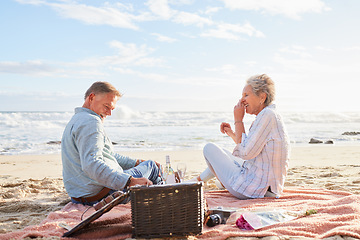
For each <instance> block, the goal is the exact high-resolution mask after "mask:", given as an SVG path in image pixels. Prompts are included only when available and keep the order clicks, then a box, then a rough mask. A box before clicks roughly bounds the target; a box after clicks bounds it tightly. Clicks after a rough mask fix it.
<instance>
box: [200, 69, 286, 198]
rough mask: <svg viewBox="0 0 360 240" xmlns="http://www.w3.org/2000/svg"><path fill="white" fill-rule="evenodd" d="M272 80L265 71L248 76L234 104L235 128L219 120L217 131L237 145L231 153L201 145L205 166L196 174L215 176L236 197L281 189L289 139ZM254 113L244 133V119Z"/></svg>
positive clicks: (271, 193) (271, 194) (259, 195)
mask: <svg viewBox="0 0 360 240" xmlns="http://www.w3.org/2000/svg"><path fill="white" fill-rule="evenodd" d="M274 97H275V86H274V82H273V81H272V80H271V78H270V77H268V76H267V75H265V74H262V75H256V76H253V77H251V78H249V79H248V80H247V82H246V85H245V87H244V89H243V92H242V98H241V99H240V101H239V103H238V104H237V105H236V106H235V107H234V125H235V131H233V130H232V129H231V126H230V124H229V123H225V122H223V123H221V126H220V131H221V132H222V133H223V134H227V135H228V136H230V137H231V138H232V139H233V140H234V142H235V144H236V146H235V149H234V151H233V153H230V152H229V151H227V150H224V149H221V148H219V147H218V146H217V145H215V144H213V143H209V144H207V145H206V146H205V147H204V157H205V159H206V163H207V165H208V168H207V169H206V170H205V171H204V172H203V173H201V174H200V176H198V177H197V180H198V181H204V182H205V181H207V180H209V179H211V178H213V177H214V176H216V177H217V178H218V179H219V181H220V183H221V184H222V185H223V186H224V187H225V188H226V189H227V190H228V191H229V192H230V193H231V194H232V195H234V196H235V197H237V198H239V199H249V198H262V197H278V196H280V194H281V193H282V191H283V187H284V182H285V177H286V173H287V169H288V159H289V141H288V137H287V134H286V131H285V128H284V123H283V122H282V120H281V117H280V115H279V114H278V113H277V112H276V109H275V105H274V104H273V103H272V102H273V100H274ZM245 112H246V113H247V114H254V115H256V119H255V121H254V122H253V123H252V126H251V127H250V129H249V132H248V134H246V133H245V128H244V123H243V118H244V115H245Z"/></svg>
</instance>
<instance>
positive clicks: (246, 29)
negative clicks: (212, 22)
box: [201, 23, 265, 40]
mask: <svg viewBox="0 0 360 240" xmlns="http://www.w3.org/2000/svg"><path fill="white" fill-rule="evenodd" d="M244 34H245V35H248V36H255V37H265V35H264V34H263V33H262V32H260V31H258V30H256V29H255V28H254V27H253V26H252V25H251V24H250V23H245V24H243V25H240V24H230V23H219V24H217V26H216V28H213V29H209V30H206V31H204V32H203V33H202V34H201V36H204V37H215V38H222V39H228V40H242V39H243V38H242V37H241V36H242V35H244Z"/></svg>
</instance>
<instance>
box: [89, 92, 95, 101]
mask: <svg viewBox="0 0 360 240" xmlns="http://www.w3.org/2000/svg"><path fill="white" fill-rule="evenodd" d="M94 97H95V93H90V95H89V96H88V98H89V101H90V102H91V101H92V100H94Z"/></svg>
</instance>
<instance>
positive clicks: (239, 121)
mask: <svg viewBox="0 0 360 240" xmlns="http://www.w3.org/2000/svg"><path fill="white" fill-rule="evenodd" d="M244 116H245V106H244V103H243V101H242V100H240V101H239V103H238V104H236V105H235V107H234V125H235V139H234V141H235V143H236V144H239V143H241V140H242V134H243V133H245V127H244V123H243V119H244Z"/></svg>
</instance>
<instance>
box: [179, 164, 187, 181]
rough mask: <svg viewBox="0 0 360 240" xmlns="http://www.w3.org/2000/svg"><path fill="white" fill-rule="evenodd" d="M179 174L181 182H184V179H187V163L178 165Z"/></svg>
mask: <svg viewBox="0 0 360 240" xmlns="http://www.w3.org/2000/svg"><path fill="white" fill-rule="evenodd" d="M177 172H178V174H179V178H180V182H183V181H184V177H185V173H186V164H185V163H178V165H177Z"/></svg>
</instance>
